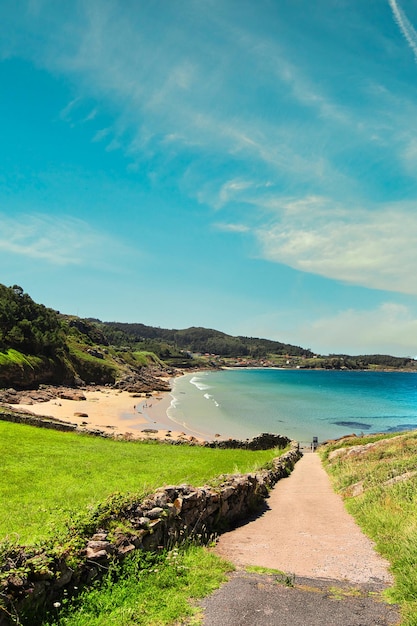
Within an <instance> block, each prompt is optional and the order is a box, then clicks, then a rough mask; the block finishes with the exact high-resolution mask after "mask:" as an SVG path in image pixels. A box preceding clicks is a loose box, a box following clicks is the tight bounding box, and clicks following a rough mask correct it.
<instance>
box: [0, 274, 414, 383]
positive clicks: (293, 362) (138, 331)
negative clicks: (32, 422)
mask: <svg viewBox="0 0 417 626" xmlns="http://www.w3.org/2000/svg"><path fill="white" fill-rule="evenodd" d="M224 365H240V366H247V365H261V366H265V365H266V366H278V367H301V368H326V369H368V368H383V369H386V368H390V369H397V368H401V369H414V370H416V369H417V361H415V360H413V359H410V358H398V357H392V356H384V355H372V356H364V355H362V356H356V357H351V356H347V355H330V356H327V357H322V356H318V355H314V354H313V353H312V352H311V350H309V349H304V348H301V347H299V346H293V345H290V344H287V343H281V342H278V341H271V340H269V339H260V338H254V337H242V336H237V337H234V336H232V335H228V334H226V333H223V332H220V331H218V330H213V329H207V328H197V327H192V328H188V329H183V330H175V329H174V330H168V329H163V328H156V327H154V326H146V325H145V324H139V323H137V324H127V323H120V322H102V321H100V320H98V319H93V318H91V319H80V318H79V317H77V316H74V315H64V314H61V313H59V312H58V311H54V310H53V309H50V308H47V307H45V306H44V305H42V304H37V303H36V302H34V300H32V298H31V297H30V296H29V295H28V294H27V293H25V292H24V291H23V289H22V288H21V287H19V286H18V285H14V286H13V287H6V286H5V285H1V284H0V388H1V387H3V388H4V387H15V388H29V387H35V386H37V385H39V384H41V383H50V384H66V385H81V384H85V383H87V384H88V383H97V384H111V385H114V384H118V385H119V386H120V385H121V386H123V385H126V384H129V385H130V388H131V390H132V391H146V390H149V389H151V388H154V389H158V388H161V386H160V383H158V377H159V376H161V374H165V375H166V374H167V373H168V374H172V373H174V371H175V368H181V369H187V368H204V367H222V366H224ZM135 385H136V388H135Z"/></svg>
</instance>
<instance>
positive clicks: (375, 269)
mask: <svg viewBox="0 0 417 626" xmlns="http://www.w3.org/2000/svg"><path fill="white" fill-rule="evenodd" d="M278 204H280V207H278V206H276V209H275V210H276V217H275V218H274V219H273V220H272V221H271V222H270V223H269V224H268V226H266V227H262V228H259V229H258V230H257V233H256V234H257V237H258V240H259V243H260V246H261V249H262V255H263V257H264V258H266V259H268V260H271V261H275V262H279V263H283V264H286V265H289V266H290V267H293V268H296V269H298V270H301V271H304V272H308V273H313V274H318V275H321V276H325V277H327V278H333V279H336V280H339V281H345V282H347V283H350V284H354V285H361V286H365V287H369V288H372V289H382V290H388V291H398V292H402V293H407V294H417V284H416V281H415V279H414V274H415V271H414V268H415V267H416V264H417V248H416V246H415V241H416V239H417V211H416V208H415V207H414V206H409V205H405V204H396V205H389V206H385V207H383V208H382V209H381V208H380V209H379V210H374V211H372V210H368V211H365V210H361V209H356V208H354V207H352V208H348V207H345V206H343V205H342V204H337V203H334V202H331V201H330V200H328V199H325V198H319V197H311V198H308V197H307V198H305V199H303V200H296V201H293V200H289V201H287V202H282V201H281V202H279V201H277V205H278Z"/></svg>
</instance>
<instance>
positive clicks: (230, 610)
mask: <svg viewBox="0 0 417 626" xmlns="http://www.w3.org/2000/svg"><path fill="white" fill-rule="evenodd" d="M216 552H217V553H218V554H219V555H220V556H222V557H224V558H226V559H227V560H229V561H231V562H232V563H234V564H235V565H236V566H237V570H236V572H234V573H233V574H232V576H231V577H230V579H229V582H227V583H226V584H225V585H223V587H221V588H220V589H219V590H217V591H216V592H215V593H214V594H212V595H211V596H210V597H208V598H206V599H205V600H204V601H203V602H202V603H201V606H202V607H203V609H204V622H203V623H204V624H205V625H206V626H241V625H242V626H243V625H244V624H245V625H246V624H251V625H252V624H253V625H259V626H269V625H271V626H273V625H279V626H287V625H288V626H313V625H314V626H315V625H320V626H333V625H334V626H342V625H347V626H356V625H357V626H377V625H379V626H387V625H389V624H391V625H393V624H399V623H400V616H399V611H398V607H396V606H395V605H388V604H386V603H385V602H383V601H382V597H381V595H380V593H381V592H382V590H383V589H385V588H386V587H388V586H389V585H390V584H391V583H392V582H393V581H392V577H391V574H390V573H389V571H388V566H389V564H388V562H386V561H385V560H384V559H382V558H381V557H380V556H379V555H378V554H377V553H376V552H375V550H374V547H373V543H372V542H371V541H370V540H369V539H368V538H367V537H365V535H364V534H363V533H362V531H361V530H360V528H359V526H358V525H357V524H356V523H355V521H354V520H353V518H352V517H351V516H350V515H349V514H348V513H347V511H346V509H345V508H344V506H343V502H342V500H341V498H340V497H339V496H338V495H337V494H335V493H334V491H333V489H332V487H331V484H330V480H329V478H328V476H327V474H326V472H325V470H324V469H323V467H322V464H321V460H320V457H319V456H318V455H317V454H314V453H306V454H305V455H304V457H303V458H302V459H301V460H300V461H299V462H298V463H297V464H296V466H295V469H294V471H293V473H292V474H291V476H290V477H289V478H287V479H284V480H281V481H280V482H279V483H278V484H277V485H276V487H275V488H274V489H273V490H272V492H271V495H270V497H269V498H268V500H267V504H266V509H265V511H264V512H263V513H262V514H261V515H259V516H257V517H256V518H254V519H253V520H251V521H249V522H248V523H246V524H244V525H242V526H240V527H239V528H237V529H235V530H233V531H231V532H228V533H225V534H224V535H222V536H221V537H220V539H219V542H218V544H217V546H216ZM248 565H257V566H262V567H266V568H271V569H275V570H281V571H282V572H285V573H286V574H285V575H281V576H280V575H271V574H263V575H262V574H255V573H248V572H247V571H245V570H244V567H245V566H248Z"/></svg>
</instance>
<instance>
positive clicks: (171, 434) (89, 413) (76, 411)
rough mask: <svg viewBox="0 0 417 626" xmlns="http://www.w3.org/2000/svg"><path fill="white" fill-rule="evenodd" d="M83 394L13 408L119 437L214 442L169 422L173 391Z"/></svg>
mask: <svg viewBox="0 0 417 626" xmlns="http://www.w3.org/2000/svg"><path fill="white" fill-rule="evenodd" d="M80 394H82V395H83V396H84V397H85V400H68V399H63V398H55V399H53V400H49V401H47V402H36V403H34V404H15V405H13V406H14V408H16V409H18V410H22V411H28V412H31V413H34V414H35V415H43V416H51V417H54V418H57V419H60V420H64V421H68V422H71V423H72V424H77V425H78V426H79V427H80V428H83V429H85V430H86V431H88V430H97V429H98V430H102V431H103V432H105V433H108V434H113V435H114V436H115V437H117V436H119V437H125V438H129V439H151V438H158V439H162V440H167V439H177V440H185V441H192V440H198V441H200V442H202V441H205V440H211V439H214V435H213V436H210V435H207V436H205V435H202V434H201V433H199V432H194V431H193V430H191V429H189V428H186V427H184V428H183V427H182V426H179V425H178V424H176V423H175V422H173V421H172V420H170V419H169V417H168V415H167V412H166V411H167V409H168V408H169V406H170V404H171V400H172V397H171V395H170V393H169V392H164V393H163V392H154V393H153V394H151V395H148V396H145V395H144V394H142V396H139V397H138V396H137V395H135V394H131V393H129V392H127V391H119V390H115V389H109V388H107V387H98V388H97V389H94V390H80Z"/></svg>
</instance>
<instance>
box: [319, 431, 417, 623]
mask: <svg viewBox="0 0 417 626" xmlns="http://www.w3.org/2000/svg"><path fill="white" fill-rule="evenodd" d="M366 444H371V445H370V446H369V447H368V448H363V447H362V448H359V449H355V448H354V447H352V446H357V445H362V446H364V445H366ZM372 444H375V445H372ZM338 448H346V450H345V452H342V453H341V454H340V455H339V454H338V453H336V454H337V456H334V458H331V456H332V455H331V453H332V451H333V450H336V449H338ZM349 450H350V451H349ZM322 456H323V458H324V462H325V466H326V469H327V471H328V472H329V474H330V476H331V477H332V480H333V484H334V487H335V489H336V491H338V492H339V493H340V494H341V495H342V496H343V497H344V499H345V503H346V506H347V508H348V510H349V511H350V512H351V513H352V515H353V516H354V517H355V519H356V520H357V522H358V523H359V525H360V526H361V527H362V529H363V530H364V531H365V532H366V534H367V535H368V536H369V537H371V539H373V540H374V541H375V543H376V546H377V549H378V551H379V552H380V553H381V554H382V555H383V556H384V557H385V558H386V559H388V560H389V561H390V563H391V565H392V568H391V570H392V573H393V575H394V577H395V585H394V588H393V589H392V590H390V591H389V595H390V598H391V599H392V600H393V601H395V602H397V603H398V604H400V605H401V607H402V614H403V622H402V624H404V626H417V433H416V432H411V433H404V434H401V435H397V436H392V437H390V438H388V439H387V438H386V436H374V437H366V438H362V439H359V438H357V439H351V440H349V441H347V442H346V441H345V442H339V443H338V444H335V445H332V446H328V447H326V448H325V449H324V450H323V451H322Z"/></svg>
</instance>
